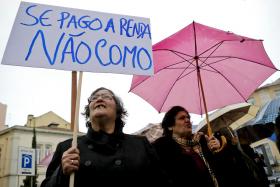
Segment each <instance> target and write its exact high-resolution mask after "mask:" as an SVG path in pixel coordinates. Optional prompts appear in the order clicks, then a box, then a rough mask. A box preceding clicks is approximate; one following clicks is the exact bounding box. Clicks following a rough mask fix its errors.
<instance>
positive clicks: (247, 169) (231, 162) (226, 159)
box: [215, 127, 269, 187]
mask: <svg viewBox="0 0 280 187" xmlns="http://www.w3.org/2000/svg"><path fill="white" fill-rule="evenodd" d="M222 135H223V136H224V137H225V138H226V140H227V145H226V146H225V148H224V149H223V150H222V152H221V155H220V158H219V160H220V163H224V164H222V165H218V167H217V175H218V178H219V179H220V183H221V184H222V185H223V186H227V187H236V186H238V187H248V186H254V187H268V186H269V184H268V178H267V176H266V177H263V176H261V175H262V174H261V171H260V170H259V168H258V167H257V165H256V164H255V162H254V160H252V159H251V158H250V157H249V156H248V155H247V154H245V153H244V152H243V150H242V149H241V148H240V145H239V140H238V136H237V135H236V133H235V132H234V131H233V129H232V128H231V127H224V128H221V129H220V130H219V131H218V132H216V133H215V136H216V137H220V136H222Z"/></svg>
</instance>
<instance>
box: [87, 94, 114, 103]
mask: <svg viewBox="0 0 280 187" xmlns="http://www.w3.org/2000/svg"><path fill="white" fill-rule="evenodd" d="M99 97H101V99H104V100H107V101H108V100H112V99H113V96H112V95H110V94H100V95H92V96H91V97H90V98H89V99H88V101H89V102H93V101H97V99H98V98H99Z"/></svg>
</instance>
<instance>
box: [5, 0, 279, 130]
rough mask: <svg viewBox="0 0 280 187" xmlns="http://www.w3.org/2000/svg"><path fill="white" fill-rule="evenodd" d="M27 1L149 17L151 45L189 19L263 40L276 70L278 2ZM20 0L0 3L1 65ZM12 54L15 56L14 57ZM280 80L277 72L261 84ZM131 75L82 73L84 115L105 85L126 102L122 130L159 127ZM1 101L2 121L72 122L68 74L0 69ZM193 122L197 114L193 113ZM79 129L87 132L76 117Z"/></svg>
mask: <svg viewBox="0 0 280 187" xmlns="http://www.w3.org/2000/svg"><path fill="white" fill-rule="evenodd" d="M30 2H35V3H42V4H49V5H56V6H64V7H70V8H79V9H85V10H93V11H99V12H106V13H114V14H122V15H130V16H138V17H146V18H150V22H151V33H152V43H153V44H155V43H157V42H159V41H160V40H162V39H164V38H166V37H168V36H170V35H171V34H173V33H174V32H177V31H178V30H180V29H182V28H183V27H185V26H187V25H188V24H190V23H191V22H192V21H196V22H198V23H201V24H204V25H208V26H211V27H215V28H218V29H221V30H225V31H231V32H234V33H235V34H239V35H243V36H247V37H250V38H255V39H263V40H264V46H265V49H266V51H267V54H268V55H269V57H270V58H271V60H272V62H273V63H274V64H275V66H276V67H277V68H278V69H279V68H280V51H279V50H280V35H279V33H280V21H279V20H280V11H279V7H280V1H279V0H211V1H209V0H205V1H203V0H193V1H190V0H172V1H166V0H162V1H151V0H141V1H135V0H88V1H87V0H60V1H57V0H33V1H30ZM19 4H20V1H19V0H9V1H4V0H1V1H0V23H1V32H0V61H2V57H3V53H4V50H5V47H6V44H7V42H8V38H9V34H10V31H11V29H12V25H13V22H14V19H15V16H16V13H17V10H18V7H19ZM15 55H16V54H15ZM279 77H280V74H279V73H275V74H274V75H272V77H271V78H269V79H268V80H267V81H265V83H270V82H272V81H274V80H276V79H277V78H279ZM131 80H132V75H122V74H108V73H107V74H102V73H84V77H83V82H82V92H81V101H80V103H81V106H80V112H82V110H83V107H84V105H85V104H86V103H87V101H86V99H87V97H88V96H89V95H90V93H91V92H92V91H93V90H94V89H96V88H98V87H100V86H104V87H107V88H109V89H112V90H113V91H114V92H115V93H116V94H117V95H119V96H120V97H121V98H122V99H123V102H124V105H125V107H126V109H127V110H128V113H129V116H128V118H127V124H126V126H125V129H124V130H125V132H127V133H132V132H135V131H137V130H139V129H141V128H143V127H145V126H146V125H147V124H148V123H158V122H160V121H161V119H162V117H163V114H159V113H158V112H157V111H156V110H155V109H154V108H153V107H152V106H151V105H149V104H148V103H147V102H146V101H144V100H143V99H141V98H139V97H138V96H137V95H134V94H133V93H129V92H128V91H129V88H130V84H131ZM0 102H1V103H4V104H6V105H7V106H8V110H7V118H6V123H7V124H8V125H9V126H13V125H24V124H25V123H26V119H27V115H28V114H33V115H34V116H39V115H42V114H44V113H46V112H49V111H53V112H55V113H57V114H58V115H59V116H61V117H63V118H64V119H65V120H67V121H70V112H71V72H70V71H62V70H51V69H40V68H29V67H16V66H8V65H2V64H1V65H0ZM192 120H193V122H194V124H198V123H199V121H200V120H202V119H201V118H200V116H198V115H194V114H192ZM79 122H80V130H81V131H83V132H86V128H85V125H84V122H85V120H84V119H83V117H82V116H81V115H80V120H79Z"/></svg>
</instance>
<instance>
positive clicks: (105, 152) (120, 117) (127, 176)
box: [41, 87, 168, 187]
mask: <svg viewBox="0 0 280 187" xmlns="http://www.w3.org/2000/svg"><path fill="white" fill-rule="evenodd" d="M83 115H85V118H86V121H87V122H86V125H87V127H88V132H87V134H86V135H84V136H81V137H79V138H78V146H77V148H73V147H71V142H72V140H66V141H64V142H61V143H59V144H58V146H57V149H56V151H55V154H54V156H53V159H52V161H51V163H50V165H49V167H48V169H47V173H46V179H45V180H44V181H43V182H42V185H41V187H50V186H51V187H54V186H57V187H66V186H67V187H68V186H69V176H70V174H71V173H73V172H75V186H76V187H91V186H96V187H98V186H105V187H106V186H109V185H110V186H147V185H148V186H150V185H154V186H156V185H159V184H161V183H162V185H167V184H168V183H167V182H166V181H167V178H166V177H165V176H163V175H164V174H163V173H164V172H162V170H161V169H160V167H159V164H158V158H157V155H156V152H155V150H154V149H153V147H152V146H151V144H150V143H149V142H148V140H147V139H146V138H145V137H142V136H136V135H128V134H124V133H123V127H124V125H125V122H124V117H125V116H126V115H127V112H126V110H125V109H124V107H123V104H122V102H121V100H120V98H118V97H117V96H116V95H115V94H114V93H113V92H112V91H111V90H109V89H107V88H103V87H101V88H98V89H97V90H95V91H94V92H93V93H92V94H91V96H90V97H89V99H88V104H87V105H86V106H85V110H84V113H83Z"/></svg>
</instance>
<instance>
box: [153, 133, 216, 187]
mask: <svg viewBox="0 0 280 187" xmlns="http://www.w3.org/2000/svg"><path fill="white" fill-rule="evenodd" d="M200 143H201V146H202V150H203V153H204V156H205V157H206V159H207V161H208V163H209V164H210V167H211V169H212V170H215V168H214V166H213V164H214V162H212V161H213V159H214V156H213V153H211V152H210V151H209V150H208V148H207V144H206V140H205V138H201V141H200ZM153 146H154V147H155V149H156V151H157V153H158V155H159V157H160V160H161V163H162V166H163V168H164V169H165V170H166V172H167V174H168V176H169V177H170V178H171V181H172V184H173V186H189V187H191V186H195V187H214V184H213V181H212V179H211V176H210V174H209V171H208V170H207V168H206V166H205V165H204V163H203V161H202V160H201V159H200V157H199V156H198V154H196V153H195V154H194V155H186V154H184V153H183V151H182V148H181V147H180V145H179V144H178V143H176V142H175V141H174V140H173V139H172V137H161V138H159V139H157V140H156V141H155V142H154V143H153ZM198 159H200V164H201V163H202V165H203V166H201V167H197V165H196V164H195V163H196V162H197V160H198ZM214 172H215V171H214Z"/></svg>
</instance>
